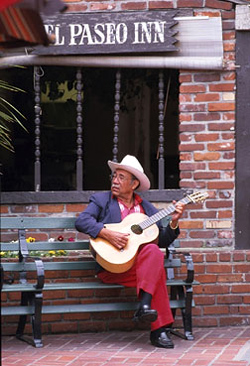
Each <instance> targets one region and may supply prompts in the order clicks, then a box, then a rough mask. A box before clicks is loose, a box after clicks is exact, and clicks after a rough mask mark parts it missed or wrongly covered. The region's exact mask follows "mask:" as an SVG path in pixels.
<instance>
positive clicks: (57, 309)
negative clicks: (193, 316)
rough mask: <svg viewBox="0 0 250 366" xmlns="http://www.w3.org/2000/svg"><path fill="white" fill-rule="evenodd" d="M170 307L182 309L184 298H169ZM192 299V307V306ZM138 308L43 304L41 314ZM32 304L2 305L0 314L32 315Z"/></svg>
mask: <svg viewBox="0 0 250 366" xmlns="http://www.w3.org/2000/svg"><path fill="white" fill-rule="evenodd" d="M170 306H171V309H181V308H182V309H184V308H185V301H184V300H170ZM194 306H195V304H194V301H192V307H194ZM137 308H138V303H137V302H115V303H101V304H100V303H99V304H73V305H72V304H70V305H56V306H55V305H44V306H43V307H42V314H68V313H93V312H95V313H97V312H112V311H132V310H133V311H135V310H137ZM34 310H35V309H34V306H12V307H7V306H5V307H2V308H1V315H2V316H7V315H28V314H30V315H32V314H34Z"/></svg>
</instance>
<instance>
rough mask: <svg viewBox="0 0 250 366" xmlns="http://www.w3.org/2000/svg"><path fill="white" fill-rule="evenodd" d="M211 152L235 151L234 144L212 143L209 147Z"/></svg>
mask: <svg viewBox="0 0 250 366" xmlns="http://www.w3.org/2000/svg"><path fill="white" fill-rule="evenodd" d="M207 148H208V150H209V151H227V150H234V148H235V144H234V142H222V143H211V144H208V145H207Z"/></svg>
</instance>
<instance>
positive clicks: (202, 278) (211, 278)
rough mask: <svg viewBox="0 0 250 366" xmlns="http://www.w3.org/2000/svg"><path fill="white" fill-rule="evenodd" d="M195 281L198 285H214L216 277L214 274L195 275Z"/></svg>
mask: <svg viewBox="0 0 250 366" xmlns="http://www.w3.org/2000/svg"><path fill="white" fill-rule="evenodd" d="M195 279H196V280H197V281H199V282H200V283H203V284H204V283H216V281H217V275H216V274H196V275H195Z"/></svg>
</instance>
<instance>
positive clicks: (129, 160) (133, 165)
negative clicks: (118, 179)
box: [108, 155, 150, 192]
mask: <svg viewBox="0 0 250 366" xmlns="http://www.w3.org/2000/svg"><path fill="white" fill-rule="evenodd" d="M108 165H109V167H110V169H111V171H112V173H113V172H114V171H115V170H116V169H123V170H126V171H128V172H129V173H131V174H133V175H134V176H135V177H136V178H137V179H138V180H139V182H140V185H139V187H138V188H137V189H136V190H137V191H141V192H142V191H147V190H148V189H149V188H150V181H149V179H148V177H147V176H146V174H145V173H144V170H143V167H142V166H141V164H140V163H139V161H138V160H137V159H136V157H135V156H132V155H126V156H125V157H124V158H123V159H122V161H121V162H120V163H116V162H114V161H111V160H108Z"/></svg>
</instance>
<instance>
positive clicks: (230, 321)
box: [220, 316, 243, 365]
mask: <svg viewBox="0 0 250 366" xmlns="http://www.w3.org/2000/svg"><path fill="white" fill-rule="evenodd" d="M242 320H243V319H242V317H240V316H230V317H221V318H220V326H227V325H242ZM230 359H231V355H230ZM227 365H228V363H227Z"/></svg>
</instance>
